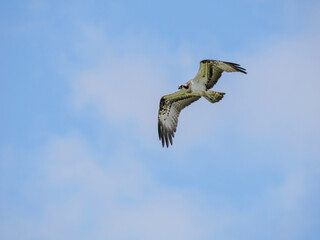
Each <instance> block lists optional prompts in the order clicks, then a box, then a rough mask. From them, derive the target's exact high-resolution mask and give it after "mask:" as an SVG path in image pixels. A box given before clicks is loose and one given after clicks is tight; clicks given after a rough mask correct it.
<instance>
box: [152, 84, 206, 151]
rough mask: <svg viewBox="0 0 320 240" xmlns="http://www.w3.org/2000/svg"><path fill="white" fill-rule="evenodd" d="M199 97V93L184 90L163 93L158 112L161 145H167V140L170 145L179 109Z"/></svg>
mask: <svg viewBox="0 0 320 240" xmlns="http://www.w3.org/2000/svg"><path fill="white" fill-rule="evenodd" d="M199 98H201V95H200V94H197V93H188V92H186V91H185V90H181V91H178V92H175V93H172V94H169V95H165V96H163V97H162V98H161V100H160V107H159V114H158V133H159V139H160V140H161V141H162V147H164V145H165V144H166V146H167V147H168V146H169V141H170V143H171V145H172V138H173V137H174V133H175V132H176V129H177V125H178V117H179V114H180V112H181V110H182V109H184V108H185V107H186V106H189V105H190V104H191V103H193V102H194V101H197V100H198V99H199Z"/></svg>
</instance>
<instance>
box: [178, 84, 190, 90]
mask: <svg viewBox="0 0 320 240" xmlns="http://www.w3.org/2000/svg"><path fill="white" fill-rule="evenodd" d="M178 89H189V85H188V84H180V85H179V87H178Z"/></svg>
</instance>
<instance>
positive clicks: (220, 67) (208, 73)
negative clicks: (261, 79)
mask: <svg viewBox="0 0 320 240" xmlns="http://www.w3.org/2000/svg"><path fill="white" fill-rule="evenodd" d="M223 72H242V73H245V74H247V72H246V69H244V68H242V67H240V65H239V64H236V63H231V62H223V61H219V60H202V61H201V62H200V68H199V72H198V74H197V75H196V76H195V78H194V79H193V80H194V81H195V82H198V83H202V84H205V86H206V88H207V89H210V88H212V87H213V86H214V85H215V84H216V83H217V82H218V80H219V78H220V77H221V74H222V73H223Z"/></svg>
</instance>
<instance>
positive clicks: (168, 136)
mask: <svg viewBox="0 0 320 240" xmlns="http://www.w3.org/2000/svg"><path fill="white" fill-rule="evenodd" d="M158 135H159V140H161V142H162V147H165V146H167V147H169V146H170V144H171V145H172V143H173V140H172V139H173V137H174V131H173V130H172V129H168V128H166V127H165V126H164V125H163V124H162V123H161V122H160V121H159V122H158Z"/></svg>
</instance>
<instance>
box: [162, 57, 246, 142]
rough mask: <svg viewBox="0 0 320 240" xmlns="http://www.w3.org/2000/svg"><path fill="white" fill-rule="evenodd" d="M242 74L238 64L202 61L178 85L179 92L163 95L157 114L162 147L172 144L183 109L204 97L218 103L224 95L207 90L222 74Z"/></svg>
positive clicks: (244, 71) (243, 70)
mask: <svg viewBox="0 0 320 240" xmlns="http://www.w3.org/2000/svg"><path fill="white" fill-rule="evenodd" d="M224 71H225V72H242V73H245V74H246V70H245V69H244V68H242V67H240V65H239V64H236V63H230V62H223V61H218V60H202V61H201V62H200V68H199V71H198V73H197V75H196V76H195V77H194V78H193V79H191V80H190V81H188V82H186V83H185V84H182V85H179V89H180V90H179V91H178V92H175V93H172V94H169V95H165V96H163V97H162V98H161V100H160V107H159V114H158V133H159V139H160V140H161V141H162V146H163V147H164V145H166V146H167V147H168V146H169V142H170V143H171V144H172V138H173V137H174V133H175V132H176V129H177V124H178V117H179V114H180V112H181V110H182V109H183V108H185V107H186V106H188V105H190V104H191V103H193V102H195V101H197V100H199V99H200V98H201V97H205V98H206V99H207V100H208V101H209V102H211V103H215V102H219V101H220V100H221V99H222V98H223V96H224V94H225V93H221V92H216V91H211V90H209V89H210V88H212V87H213V86H214V85H215V84H216V83H217V81H218V80H219V78H220V77H221V74H222V72H224Z"/></svg>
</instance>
